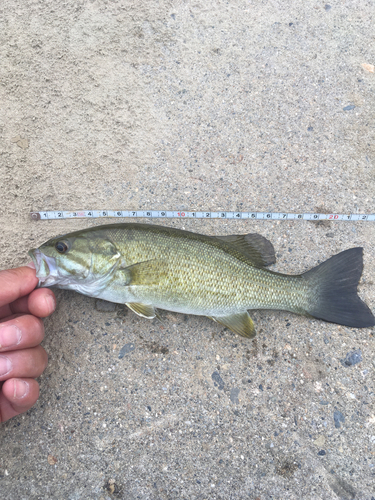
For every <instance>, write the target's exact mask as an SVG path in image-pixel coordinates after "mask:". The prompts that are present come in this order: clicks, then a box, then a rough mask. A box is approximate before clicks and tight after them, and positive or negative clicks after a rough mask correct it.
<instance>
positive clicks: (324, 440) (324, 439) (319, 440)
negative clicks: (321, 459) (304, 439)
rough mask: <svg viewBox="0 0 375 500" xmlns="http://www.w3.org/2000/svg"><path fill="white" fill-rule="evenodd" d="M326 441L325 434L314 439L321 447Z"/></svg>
mask: <svg viewBox="0 0 375 500" xmlns="http://www.w3.org/2000/svg"><path fill="white" fill-rule="evenodd" d="M325 442H326V438H325V437H324V436H319V437H317V438H316V439H315V441H314V444H315V446H317V447H318V448H321V447H322V446H324V443H325Z"/></svg>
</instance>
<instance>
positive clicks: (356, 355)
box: [340, 349, 362, 366]
mask: <svg viewBox="0 0 375 500" xmlns="http://www.w3.org/2000/svg"><path fill="white" fill-rule="evenodd" d="M361 361H362V352H361V349H357V350H356V351H351V352H348V354H347V355H346V357H345V359H340V363H341V364H342V366H353V365H356V364H357V363H360V362H361Z"/></svg>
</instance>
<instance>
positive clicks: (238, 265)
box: [29, 223, 375, 338]
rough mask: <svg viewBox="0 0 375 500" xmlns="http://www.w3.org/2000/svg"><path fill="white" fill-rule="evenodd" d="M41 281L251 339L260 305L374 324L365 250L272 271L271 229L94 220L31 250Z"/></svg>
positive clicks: (143, 313) (151, 314)
mask: <svg viewBox="0 0 375 500" xmlns="http://www.w3.org/2000/svg"><path fill="white" fill-rule="evenodd" d="M29 255H30V256H31V258H32V260H33V262H34V264H35V268H36V276H37V278H38V280H39V283H38V286H39V287H50V286H55V287H57V288H61V289H64V290H75V291H76V292H79V293H81V294H84V295H88V296H89V297H96V298H100V299H103V300H106V301H110V302H115V303H119V304H126V305H127V306H128V307H129V308H130V309H131V310H132V311H133V312H134V313H136V314H138V315H139V316H141V317H143V318H148V319H152V318H155V317H158V318H159V319H160V314H159V312H158V310H159V309H164V310H168V311H172V312H176V313H183V314H194V315H198V316H207V317H209V318H211V319H212V320H214V321H216V322H217V323H220V324H221V325H223V326H225V327H227V328H229V329H230V330H231V331H232V332H234V333H237V334H239V335H241V336H243V337H247V338H253V337H254V336H255V335H256V332H255V326H254V323H253V320H252V319H251V317H250V315H249V312H248V311H250V310H252V309H271V310H282V311H288V312H291V313H295V314H300V315H304V316H307V317H310V318H311V317H312V318H317V319H319V320H324V321H327V322H332V323H338V324H340V325H346V326H349V327H354V328H366V327H372V326H374V325H375V318H374V316H373V314H372V312H371V310H370V309H369V307H368V306H367V305H366V304H365V303H364V302H363V301H362V300H361V299H360V297H359V296H358V294H357V286H358V282H359V279H360V277H361V275H362V270H363V248H361V247H356V248H350V249H348V250H344V251H342V252H341V253H339V254H337V255H334V256H333V257H331V258H329V259H328V260H326V261H325V262H323V263H321V264H319V265H318V266H317V267H315V268H313V269H311V270H309V271H307V272H304V273H303V274H296V275H289V274H282V273H278V272H275V271H273V270H270V269H267V267H268V266H270V265H271V264H274V263H275V262H276V257H275V250H274V247H273V245H272V243H271V242H270V241H269V240H267V239H266V238H265V237H264V236H262V235H259V234H255V233H250V234H245V235H230V236H208V235H203V234H198V233H193V232H190V231H185V230H182V229H176V228H171V227H163V226H159V225H151V224H139V223H123V224H109V225H103V226H97V227H91V228H87V229H83V230H80V231H75V232H73V233H69V234H65V235H63V236H58V237H55V238H52V239H50V240H49V241H47V242H46V243H44V244H42V245H41V246H40V247H39V248H36V249H32V250H30V252H29Z"/></svg>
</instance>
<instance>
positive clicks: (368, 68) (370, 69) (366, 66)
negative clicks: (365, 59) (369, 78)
mask: <svg viewBox="0 0 375 500" xmlns="http://www.w3.org/2000/svg"><path fill="white" fill-rule="evenodd" d="M362 68H363V69H364V70H366V71H368V72H369V73H374V70H375V67H374V65H373V64H366V63H363V64H362Z"/></svg>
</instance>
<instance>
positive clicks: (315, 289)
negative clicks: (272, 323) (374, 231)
mask: <svg viewBox="0 0 375 500" xmlns="http://www.w3.org/2000/svg"><path fill="white" fill-rule="evenodd" d="M362 269H363V248H360V247H358V248H350V249H349V250H345V251H343V252H341V253H339V254H337V255H334V256H333V257H331V258H330V259H328V260H326V261H325V262H323V263H322V264H319V265H318V266H317V267H315V268H314V269H311V270H310V271H307V272H306V273H304V274H303V275H302V277H303V278H304V279H306V280H308V281H309V283H310V290H311V293H312V295H311V296H310V297H311V307H309V308H308V310H307V311H306V312H307V313H308V314H310V315H311V316H314V317H315V318H318V319H322V320H324V321H329V322H331V323H338V324H339V325H345V326H351V327H354V328H365V327H370V326H374V325H375V318H374V316H373V314H372V312H371V311H370V309H369V308H368V307H367V305H366V304H365V303H364V302H363V301H362V300H361V299H360V298H359V297H358V295H357V286H358V282H359V280H360V278H361V275H362Z"/></svg>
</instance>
